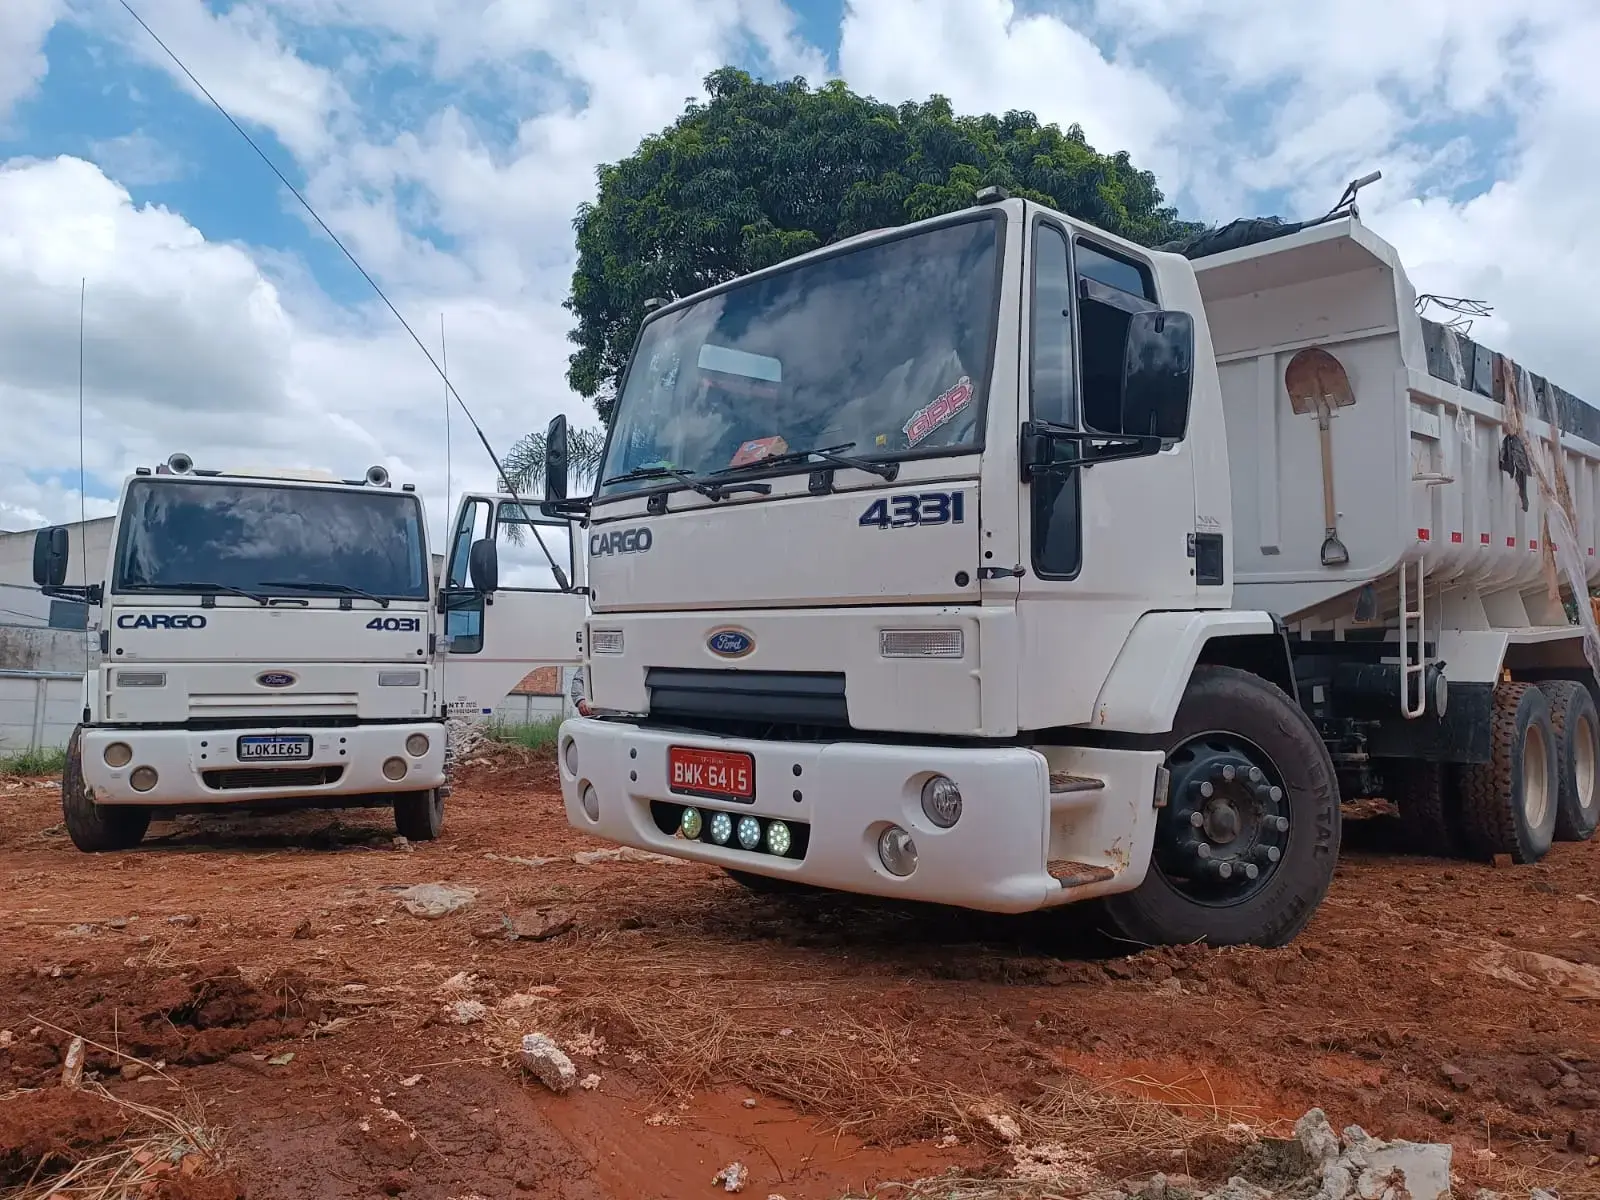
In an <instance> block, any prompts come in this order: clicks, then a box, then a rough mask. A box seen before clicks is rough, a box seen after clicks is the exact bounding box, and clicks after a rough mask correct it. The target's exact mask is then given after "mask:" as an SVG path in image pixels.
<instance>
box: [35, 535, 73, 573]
mask: <svg viewBox="0 0 1600 1200" xmlns="http://www.w3.org/2000/svg"><path fill="white" fill-rule="evenodd" d="M67 557H68V542H67V528H66V526H65V525H51V526H50V527H49V528H47V529H41V530H39V532H38V533H36V534H34V537H33V582H34V583H36V584H38V585H39V586H40V587H42V588H50V587H60V586H61V585H62V584H64V583H65V582H66V581H67Z"/></svg>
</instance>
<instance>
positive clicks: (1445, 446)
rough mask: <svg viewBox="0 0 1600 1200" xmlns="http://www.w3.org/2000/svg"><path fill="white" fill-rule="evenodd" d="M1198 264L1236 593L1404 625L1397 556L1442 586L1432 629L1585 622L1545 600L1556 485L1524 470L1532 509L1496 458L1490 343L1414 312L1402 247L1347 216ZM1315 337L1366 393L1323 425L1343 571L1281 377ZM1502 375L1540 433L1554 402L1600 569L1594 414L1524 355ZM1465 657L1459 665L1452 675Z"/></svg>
mask: <svg viewBox="0 0 1600 1200" xmlns="http://www.w3.org/2000/svg"><path fill="white" fill-rule="evenodd" d="M1195 269H1196V275H1197V278H1198V279H1199V283H1200V289H1201V293H1202V295H1203V296H1204V298H1205V309H1206V318H1207V320H1208V322H1209V324H1210V326H1211V335H1212V340H1213V343H1214V345H1215V349H1216V358H1217V369H1218V373H1219V377H1220V380H1221V386H1222V396H1223V409H1224V413H1225V416H1226V423H1227V434H1228V456H1229V468H1230V471H1231V474H1232V479H1233V518H1234V536H1233V562H1234V572H1235V574H1234V579H1235V592H1234V602H1235V604H1236V605H1237V606H1241V607H1245V608H1265V609H1267V610H1269V611H1272V612H1276V613H1278V614H1280V615H1281V616H1282V617H1283V618H1284V619H1286V620H1287V621H1289V622H1291V623H1293V624H1295V625H1297V626H1300V627H1301V628H1303V629H1304V630H1305V631H1306V632H1312V631H1316V632H1329V631H1331V632H1335V633H1343V632H1345V631H1348V630H1351V629H1359V628H1362V627H1366V628H1373V629H1381V628H1383V627H1385V626H1386V625H1388V626H1392V625H1393V624H1394V623H1395V621H1396V620H1397V616H1398V607H1399V605H1398V594H1399V586H1398V585H1399V579H1398V572H1399V569H1400V568H1401V566H1402V564H1404V565H1406V566H1407V567H1408V568H1410V569H1412V570H1413V571H1414V570H1415V568H1417V567H1420V568H1421V570H1422V572H1423V575H1424V577H1425V578H1426V580H1427V588H1426V593H1427V598H1428V599H1429V600H1430V601H1436V600H1442V601H1443V602H1444V605H1445V606H1444V607H1443V608H1440V609H1438V610H1436V617H1437V621H1438V622H1441V623H1442V624H1435V622H1434V621H1432V620H1430V625H1434V626H1435V627H1434V628H1433V629H1431V630H1430V636H1431V635H1432V634H1434V633H1444V632H1445V631H1447V630H1449V629H1451V628H1458V629H1462V630H1473V629H1485V630H1487V629H1499V630H1508V631H1515V636H1517V637H1526V636H1529V635H1530V634H1531V633H1532V631H1534V630H1538V629H1541V628H1544V629H1548V628H1554V627H1559V628H1562V629H1565V631H1566V633H1565V635H1564V636H1570V635H1571V634H1572V633H1573V632H1575V631H1574V630H1572V629H1571V627H1570V626H1568V623H1567V619H1566V616H1565V615H1564V614H1563V612H1562V609H1561V606H1560V605H1559V604H1553V603H1552V602H1551V601H1550V599H1549V596H1548V588H1547V582H1546V581H1547V578H1548V576H1547V571H1546V553H1545V551H1546V547H1545V546H1544V544H1543V543H1544V541H1546V540H1548V539H1547V538H1546V535H1545V534H1544V532H1543V519H1544V517H1545V515H1546V499H1545V497H1544V496H1543V495H1542V494H1541V491H1540V488H1539V487H1538V486H1537V482H1536V480H1535V479H1534V478H1532V477H1529V478H1528V479H1527V481H1526V505H1524V502H1523V497H1522V494H1521V492H1520V491H1519V488H1518V483H1517V480H1516V479H1515V478H1514V477H1513V476H1512V475H1511V474H1508V473H1507V472H1506V471H1504V470H1502V469H1501V467H1500V457H1501V451H1502V445H1503V441H1504V438H1505V435H1506V433H1507V419H1508V417H1507V408H1506V404H1505V403H1504V402H1503V401H1502V400H1501V399H1498V398H1497V397H1503V396H1504V395H1505V383H1504V382H1503V380H1502V382H1501V383H1499V384H1497V383H1496V366H1495V355H1494V354H1493V352H1491V351H1488V350H1486V349H1485V348H1484V347H1482V346H1479V345H1477V344H1475V343H1473V342H1471V341H1470V340H1468V339H1466V338H1464V337H1462V336H1460V335H1458V334H1457V332H1456V331H1455V330H1453V329H1449V328H1447V327H1445V326H1442V325H1439V324H1437V323H1435V322H1432V321H1428V320H1424V319H1423V318H1421V317H1419V316H1418V314H1417V311H1416V299H1417V297H1416V293H1415V290H1414V289H1413V287H1412V285H1411V282H1410V280H1409V279H1408V278H1407V276H1406V273H1405V270H1404V268H1403V267H1402V265H1401V263H1400V261H1399V257H1398V255H1397V254H1396V252H1395V250H1394V248H1393V247H1392V246H1390V245H1389V244H1388V243H1386V242H1384V241H1383V240H1382V239H1381V238H1379V237H1377V236H1376V235H1375V234H1373V233H1372V232H1371V231H1369V230H1368V229H1366V228H1365V227H1364V226H1362V225H1361V224H1360V223H1359V222H1357V221H1355V220H1349V219H1347V220H1340V221H1336V222H1331V223H1329V224H1326V225H1322V226H1316V227H1313V228H1311V229H1307V230H1303V231H1301V232H1299V233H1296V234H1292V235H1289V236H1287V237H1282V238H1278V239H1275V240H1272V241H1267V242H1263V243H1259V244H1257V245H1254V246H1248V247H1245V248H1243V249H1239V250H1234V251H1231V252H1228V253H1225V254H1219V255H1215V256H1213V257H1211V258H1207V259H1202V260H1199V261H1197V262H1196V264H1195ZM1310 346H1317V347H1321V348H1322V349H1324V350H1326V351H1328V352H1329V353H1331V354H1332V355H1334V357H1335V358H1336V359H1337V360H1338V361H1339V363H1340V364H1341V365H1342V366H1343V367H1344V369H1345V371H1346V372H1347V374H1348V377H1349V381H1350V385H1351V390H1352V392H1353V394H1354V401H1355V402H1354V403H1353V404H1351V405H1349V406H1347V407H1341V408H1337V409H1335V410H1334V411H1333V414H1332V419H1331V422H1330V424H1331V435H1332V437H1331V440H1332V473H1333V481H1334V493H1335V495H1336V498H1337V513H1338V532H1339V537H1340V538H1341V540H1342V541H1343V543H1344V545H1345V546H1346V547H1348V550H1349V561H1348V563H1346V564H1343V565H1339V566H1332V567H1330V566H1324V565H1323V563H1322V562H1321V560H1320V555H1319V550H1320V547H1321V545H1322V543H1323V540H1324V514H1323V478H1322V467H1321V463H1320V461H1319V458H1320V455H1319V447H1318V429H1317V421H1316V419H1315V418H1314V417H1311V416H1306V415H1301V414H1299V413H1296V412H1295V411H1294V410H1293V407H1292V405H1291V401H1290V397H1289V394H1288V390H1287V388H1286V385H1285V369H1286V366H1287V364H1288V363H1289V362H1290V360H1291V359H1292V357H1293V356H1294V355H1295V354H1296V353H1297V352H1298V351H1300V350H1302V349H1304V348H1306V347H1310ZM1501 374H1502V375H1505V374H1510V375H1511V376H1512V378H1513V379H1514V381H1515V383H1514V386H1516V387H1517V392H1518V395H1519V396H1520V397H1521V398H1522V400H1523V404H1524V407H1525V413H1526V427H1527V430H1528V433H1529V435H1530V436H1531V437H1532V438H1535V439H1540V440H1544V439H1548V438H1549V437H1550V436H1551V426H1550V423H1549V421H1548V420H1547V417H1548V416H1549V414H1550V413H1551V412H1552V405H1553V406H1554V409H1553V411H1554V412H1555V413H1556V415H1557V416H1558V418H1559V421H1560V424H1561V425H1562V427H1563V429H1562V434H1561V446H1562V459H1563V461H1564V463H1565V468H1566V476H1567V480H1568V484H1569V486H1570V489H1571V495H1572V499H1573V504H1574V515H1575V517H1576V532H1577V535H1578V545H1577V546H1576V547H1575V549H1576V551H1577V553H1578V555H1579V556H1580V557H1581V559H1582V565H1581V567H1580V572H1581V573H1582V574H1583V575H1584V576H1585V578H1586V580H1587V581H1588V582H1591V583H1592V582H1594V581H1596V580H1600V558H1597V557H1596V553H1595V545H1596V530H1597V525H1600V512H1597V506H1600V491H1597V479H1600V411H1597V410H1595V409H1593V408H1591V407H1590V406H1588V405H1587V404H1584V403H1583V402H1581V401H1579V400H1577V399H1576V398H1575V397H1572V396H1571V395H1570V394H1569V393H1565V392H1562V391H1561V390H1560V389H1559V388H1557V387H1554V386H1553V385H1551V384H1549V383H1547V382H1546V381H1545V380H1543V379H1541V378H1539V377H1537V376H1531V375H1529V374H1528V372H1527V371H1525V370H1522V369H1521V368H1518V367H1517V366H1516V365H1515V364H1510V363H1509V362H1507V363H1505V364H1504V366H1503V367H1502V371H1501ZM1562 582H1563V584H1565V583H1566V582H1567V581H1566V580H1565V579H1563V580H1562ZM1369 583H1370V584H1373V585H1374V589H1373V592H1374V597H1375V599H1376V605H1375V606H1374V607H1372V608H1370V609H1368V610H1367V611H1366V612H1365V613H1364V614H1363V615H1364V617H1365V618H1366V619H1365V620H1357V619H1356V612H1355V602H1356V600H1357V598H1358V596H1359V594H1360V592H1361V589H1362V588H1363V586H1364V585H1366V584H1369ZM1410 586H1412V587H1413V588H1414V587H1415V584H1414V583H1413V584H1411V585H1410ZM1467 665H1468V664H1466V663H1464V662H1459V661H1458V662H1457V663H1453V664H1452V669H1451V675H1452V677H1459V675H1458V670H1457V669H1456V668H1457V667H1458V666H1459V667H1466V666H1467ZM1495 665H1496V666H1498V664H1495ZM1488 677H1489V678H1492V677H1493V674H1492V669H1491V673H1490V674H1489V676H1488Z"/></svg>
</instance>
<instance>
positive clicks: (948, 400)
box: [903, 375, 972, 446]
mask: <svg viewBox="0 0 1600 1200" xmlns="http://www.w3.org/2000/svg"><path fill="white" fill-rule="evenodd" d="M971 403H972V380H970V379H968V378H967V377H966V376H965V375H963V376H962V377H961V378H960V379H959V380H957V381H956V385H955V387H953V388H951V389H950V390H949V391H948V392H945V393H944V394H943V395H942V396H940V397H938V399H936V400H935V401H934V402H933V403H932V404H930V405H928V407H927V408H924V409H920V410H918V411H917V412H914V413H912V414H911V419H910V420H909V421H907V422H906V424H905V429H904V430H903V432H904V433H905V435H906V445H908V446H915V445H916V444H917V443H918V442H921V441H923V440H925V439H926V438H927V437H928V435H929V434H931V433H932V432H933V431H934V430H936V429H938V428H939V426H941V425H944V424H947V423H948V422H949V421H950V420H951V419H953V418H954V417H955V415H956V414H957V413H959V412H960V411H961V410H962V409H963V408H965V407H966V406H967V405H969V404H971Z"/></svg>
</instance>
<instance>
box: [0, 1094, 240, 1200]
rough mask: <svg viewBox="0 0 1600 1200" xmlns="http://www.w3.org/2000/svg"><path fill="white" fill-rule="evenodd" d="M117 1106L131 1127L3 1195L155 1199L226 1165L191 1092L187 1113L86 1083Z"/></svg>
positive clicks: (13, 1199) (11, 1199)
mask: <svg viewBox="0 0 1600 1200" xmlns="http://www.w3.org/2000/svg"><path fill="white" fill-rule="evenodd" d="M83 1094H84V1095H85V1096H91V1097H93V1098H95V1099H96V1100H99V1101H101V1102H102V1103H105V1104H109V1105H113V1106H115V1107H116V1108H117V1109H118V1111H119V1112H120V1113H121V1114H122V1115H123V1116H124V1117H125V1118H126V1119H127V1120H128V1122H129V1132H128V1133H126V1134H124V1135H123V1136H122V1137H120V1138H118V1139H117V1140H116V1141H115V1142H113V1143H111V1144H109V1145H108V1146H105V1147H101V1148H99V1149H97V1150H95V1151H94V1152H91V1153H89V1154H87V1155H85V1156H84V1157H82V1158H79V1159H77V1160H76V1161H74V1162H72V1163H71V1164H70V1165H68V1166H66V1167H65V1168H64V1169H60V1170H55V1171H52V1172H50V1173H49V1174H44V1172H43V1170H42V1168H43V1167H44V1164H41V1172H40V1173H39V1177H37V1178H35V1179H33V1180H30V1181H29V1182H27V1183H24V1184H22V1185H20V1186H18V1187H14V1188H9V1189H6V1190H4V1191H0V1200H51V1198H53V1197H62V1198H67V1197H77V1198H80V1200H91V1198H92V1200H135V1198H139V1200H149V1197H151V1196H153V1195H161V1194H163V1193H164V1191H165V1190H167V1189H170V1188H171V1187H172V1185H174V1184H176V1183H177V1182H178V1181H180V1180H188V1179H202V1178H205V1177H207V1176H214V1175H217V1174H219V1173H220V1172H221V1171H222V1146H221V1139H220V1136H219V1134H218V1133H217V1132H216V1131H215V1130H213V1129H211V1128H209V1127H208V1126H207V1125H206V1123H205V1120H204V1114H203V1112H202V1110H201V1108H200V1105H199V1103H198V1101H196V1100H195V1099H194V1098H193V1097H189V1099H188V1103H187V1104H186V1106H185V1111H184V1112H183V1113H181V1114H180V1113H175V1112H171V1111H169V1110H167V1109H162V1108H155V1107H153V1106H151V1105H147V1104H138V1103H136V1102H134V1101H131V1100H125V1099H122V1098H121V1097H119V1096H114V1095H112V1094H111V1093H110V1092H108V1091H107V1090H106V1089H105V1088H103V1087H100V1086H98V1085H92V1086H89V1087H86V1088H84V1089H83Z"/></svg>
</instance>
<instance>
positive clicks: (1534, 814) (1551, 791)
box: [1461, 683, 1560, 863]
mask: <svg viewBox="0 0 1600 1200" xmlns="http://www.w3.org/2000/svg"><path fill="white" fill-rule="evenodd" d="M1489 736H1490V750H1491V754H1492V757H1491V758H1490V760H1489V761H1488V762H1486V763H1470V764H1468V765H1466V766H1464V767H1462V768H1461V810H1462V818H1463V822H1462V823H1463V827H1464V829H1465V830H1466V834H1467V841H1468V843H1469V844H1470V845H1471V847H1472V849H1473V850H1474V851H1475V852H1476V853H1477V854H1478V855H1479V856H1480V857H1482V858H1492V857H1493V856H1494V855H1496V854H1508V855H1510V856H1511V861H1512V862H1517V863H1533V862H1538V861H1539V860H1540V859H1541V858H1543V857H1544V856H1545V854H1546V853H1548V851H1549V849H1550V843H1551V842H1552V841H1554V840H1555V832H1556V810H1557V807H1558V805H1557V793H1558V791H1559V787H1560V783H1559V781H1560V775H1559V773H1558V771H1557V762H1556V735H1555V730H1554V729H1553V728H1552V727H1551V724H1550V703H1549V701H1547V700H1546V699H1545V696H1544V693H1543V692H1542V691H1540V690H1539V687H1538V685H1537V684H1532V683H1502V684H1500V685H1499V686H1497V687H1496V688H1495V689H1494V713H1493V715H1492V716H1491V718H1490V733H1489Z"/></svg>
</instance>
